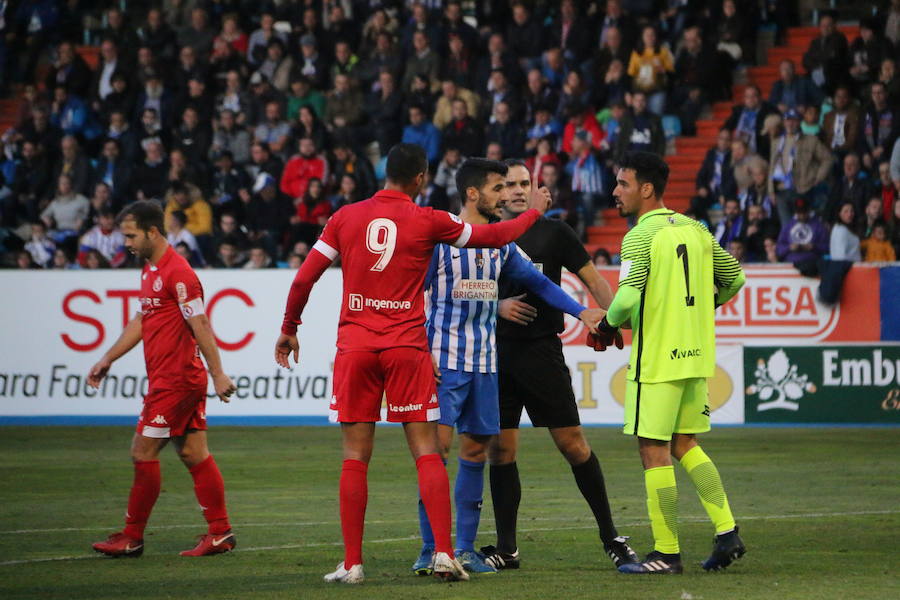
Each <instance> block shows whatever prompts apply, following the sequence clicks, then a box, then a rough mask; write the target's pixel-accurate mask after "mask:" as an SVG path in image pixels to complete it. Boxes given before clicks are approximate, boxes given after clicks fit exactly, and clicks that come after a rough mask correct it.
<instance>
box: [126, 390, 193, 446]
mask: <svg viewBox="0 0 900 600" xmlns="http://www.w3.org/2000/svg"><path fill="white" fill-rule="evenodd" d="M190 429H198V430H204V429H206V388H203V389H196V390H150V392H148V393H147V395H146V396H144V410H142V411H141V416H140V417H138V422H137V432H138V433H139V434H140V435H142V436H144V437H150V438H170V437H179V436H182V435H184V434H185V433H187V432H188V430H190Z"/></svg>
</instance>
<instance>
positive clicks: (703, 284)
mask: <svg viewBox="0 0 900 600" xmlns="http://www.w3.org/2000/svg"><path fill="white" fill-rule="evenodd" d="M668 176H669V167H668V166H667V165H666V163H665V162H663V160H662V159H661V158H660V157H659V156H657V155H655V154H650V153H646V152H634V153H629V154H627V155H626V156H625V159H624V160H623V161H622V162H621V163H620V169H619V172H618V174H617V178H616V189H615V191H614V192H613V196H615V199H616V206H617V207H618V209H619V212H620V213H621V214H622V215H623V216H626V215H629V216H634V217H637V219H638V221H637V225H635V227H634V228H632V229H631V231H629V232H628V234H627V235H626V236H625V239H624V240H623V242H622V253H621V256H622V270H621V273H620V275H619V290H618V292H617V293H616V296H615V298H614V299H613V302H612V304H611V305H610V307H609V312H608V314H607V315H606V318H605V319H604V321H603V322H602V323H601V330H600V333H599V334H598V336H599V337H598V340H597V342H598V344H599V345H601V346H605V345H610V344H611V343H612V342H613V340H614V337H615V335H616V334H617V330H618V327H619V326H621V325H623V324H627V323H628V322H630V324H631V328H632V330H633V336H632V340H633V341H632V347H631V358H630V359H629V362H628V375H627V387H626V390H627V391H626V400H625V428H624V432H625V433H626V434H628V435H635V436H637V437H638V443H639V447H640V454H641V460H642V461H643V464H644V479H645V483H646V487H647V510H648V512H649V515H650V523H651V527H652V529H653V537H654V540H655V547H654V550H653V552H651V553H650V554H648V555H647V558H646V559H645V560H644V561H643V562H640V563H634V564H630V565H622V566H621V567H620V568H619V570H620V571H622V572H623V573H681V572H682V570H683V567H682V564H681V553H680V548H679V545H678V511H677V508H678V490H677V488H676V485H675V471H674V467H673V466H672V458H671V457H673V456H674V457H675V458H676V459H677V460H678V461H679V462H680V463H681V466H682V467H684V468H685V470H686V471H687V472H688V474H689V475H690V477H691V480H692V481H693V482H694V486H695V487H696V488H697V493H698V494H699V496H700V500H701V502H702V503H703V507H704V508H705V509H706V512H707V514H708V515H709V517H710V519H711V520H712V521H713V524H714V525H715V527H716V539H715V542H714V546H713V552H712V555H711V556H710V557H709V558H708V559H706V561H705V562H704V563H703V568H704V569H706V570H708V571H709V570H718V569H722V568H725V567H727V566H728V565H729V564H731V562H732V561H733V560H734V559H736V558H740V557H741V556H742V555H743V554H744V552H745V551H746V550H745V548H744V544H743V542H742V541H741V539H740V537H739V536H738V529H737V527H736V526H735V523H734V517H733V516H732V514H731V509H730V507H729V505H728V498H727V496H726V495H725V489H724V487H723V486H722V480H721V479H720V477H719V472H718V470H717V469H716V467H715V465H714V464H713V462H712V461H711V460H710V459H709V457H708V456H707V455H706V454H705V453H704V452H703V449H702V448H701V447H700V445H699V444H698V443H697V440H696V434H698V433H702V432H705V431H709V405H708V392H707V386H706V381H707V379H708V378H709V377H712V376H713V374H714V372H715V368H716V357H715V352H716V346H715V329H714V328H715V316H714V311H715V309H716V307H717V306H719V305H720V304H724V303H725V302H727V301H728V300H729V299H730V298H731V297H732V296H734V295H735V294H736V293H737V292H738V290H739V289H740V288H741V286H742V285H743V284H744V273H743V271H742V270H741V267H740V264H739V263H738V262H737V261H736V260H735V259H734V258H732V257H731V256H730V255H729V254H728V253H727V252H725V250H723V249H722V247H721V246H720V245H719V244H718V242H716V240H715V239H714V238H713V236H712V235H711V234H710V233H709V231H708V230H707V229H706V227H704V226H703V225H702V224H700V223H698V222H697V221H694V220H692V219H690V218H688V217H685V216H684V215H680V214H677V213H676V212H674V211H672V210H669V209H667V208H666V207H665V206H664V205H663V201H662V194H663V191H664V189H665V185H666V181H667V179H668Z"/></svg>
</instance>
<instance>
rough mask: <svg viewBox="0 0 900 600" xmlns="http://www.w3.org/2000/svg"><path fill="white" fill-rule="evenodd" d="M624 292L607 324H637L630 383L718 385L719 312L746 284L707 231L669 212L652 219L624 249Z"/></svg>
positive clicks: (734, 263) (650, 216)
mask: <svg viewBox="0 0 900 600" xmlns="http://www.w3.org/2000/svg"><path fill="white" fill-rule="evenodd" d="M621 257H622V269H621V273H620V275H619V290H618V291H617V293H616V297H615V298H614V300H613V303H612V305H611V306H610V308H609V314H608V315H607V321H608V322H609V323H610V324H611V325H614V326H618V325H621V324H622V323H624V322H626V321H627V320H629V318H630V320H631V328H632V333H633V341H632V346H631V358H630V359H629V362H628V379H631V380H633V381H639V382H646V383H655V382H660V381H674V380H678V379H686V378H689V377H712V376H713V374H714V372H715V368H716V341H715V308H716V305H717V303H719V304H723V303H725V302H727V301H728V300H729V299H730V298H731V297H732V296H734V294H735V293H737V291H738V290H739V289H740V287H741V286H742V285H743V283H744V273H743V271H742V270H741V266H740V264H739V263H738V261H736V260H735V259H734V258H732V257H731V255H729V254H728V253H727V252H725V250H724V249H723V248H722V247H721V246H720V245H719V243H718V242H717V241H716V240H715V238H714V237H713V236H712V234H710V232H709V230H708V229H706V227H705V226H704V225H703V224H701V223H698V222H697V221H694V220H693V219H690V218H688V217H685V216H684V215H681V214H677V213H675V212H674V211H671V210H669V209H665V208H663V209H657V210H653V211H650V212H648V213H646V214H644V215H643V216H641V218H640V219H638V222H637V225H635V227H634V228H632V229H631V231H629V232H628V233H627V234H626V235H625V239H624V240H623V242H622V253H621Z"/></svg>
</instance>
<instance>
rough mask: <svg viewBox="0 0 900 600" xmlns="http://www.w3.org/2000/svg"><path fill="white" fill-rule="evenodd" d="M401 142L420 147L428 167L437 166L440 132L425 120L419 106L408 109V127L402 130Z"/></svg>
mask: <svg viewBox="0 0 900 600" xmlns="http://www.w3.org/2000/svg"><path fill="white" fill-rule="evenodd" d="M402 141H403V143H405V144H418V145H419V146H422V148H424V149H425V155H426V156H427V157H428V164H430V165H435V164H437V161H438V160H439V159H440V158H441V132H440V131H438V128H437V127H435V126H434V125H433V124H432V123H431V121H429V120H428V119H426V118H425V111H424V110H423V109H422V107H421V106H410V107H409V125H407V126H406V127H404V128H403V140H402Z"/></svg>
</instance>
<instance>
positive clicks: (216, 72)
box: [0, 0, 900, 269]
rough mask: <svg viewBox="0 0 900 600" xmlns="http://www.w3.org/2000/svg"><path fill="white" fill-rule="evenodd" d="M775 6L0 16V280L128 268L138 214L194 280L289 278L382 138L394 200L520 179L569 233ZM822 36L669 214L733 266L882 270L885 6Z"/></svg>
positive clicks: (714, 151)
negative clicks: (682, 205) (16, 271)
mask: <svg viewBox="0 0 900 600" xmlns="http://www.w3.org/2000/svg"><path fill="white" fill-rule="evenodd" d="M796 8H797V7H796V3H795V2H757V1H755V0H754V1H740V0H718V1H716V0H710V1H697V0H685V1H682V0H670V1H667V2H660V1H656V0H650V1H648V0H605V1H603V0H596V1H584V2H576V1H573V0H562V1H543V2H542V1H536V2H517V1H510V0H493V1H490V0H488V1H478V2H473V1H471V0H465V1H462V2H460V1H454V0H430V1H424V2H407V1H403V0H383V1H378V0H365V1H363V0H337V1H328V0H280V1H279V0H252V1H250V0H164V1H163V2H161V3H159V4H158V5H157V4H156V3H152V2H118V1H117V2H101V1H97V2H85V1H78V0H68V1H64V0H19V1H18V2H16V1H11V2H7V1H6V0H0V82H2V83H0V85H4V86H6V89H5V90H3V92H4V93H5V94H7V95H10V96H11V97H13V98H19V99H20V100H19V104H18V108H17V110H18V112H17V114H16V115H14V118H15V123H14V124H13V125H12V127H10V128H8V129H7V130H6V131H5V132H3V133H2V148H3V155H2V156H0V161H2V162H0V218H2V221H0V244H2V247H0V252H2V254H0V258H2V263H3V264H4V266H8V267H17V268H35V267H45V268H57V269H65V268H78V267H81V268H104V267H121V266H128V265H133V264H134V259H133V258H132V257H130V256H129V255H128V254H127V253H126V252H125V251H124V247H123V238H122V236H121V234H120V233H119V232H118V231H117V229H116V225H115V215H116V214H117V212H118V211H119V210H120V209H121V208H122V207H123V206H124V205H125V204H127V203H129V202H132V201H134V200H136V199H153V200H156V201H158V202H159V203H160V204H161V205H162V206H163V207H164V208H165V212H166V227H167V235H168V237H169V240H170V242H171V243H172V244H174V245H175V246H176V248H177V250H178V251H179V252H180V253H182V254H183V255H184V256H186V257H187V258H189V260H190V261H191V263H192V264H194V265H195V266H211V267H218V268H238V267H243V268H265V267H274V266H286V267H294V268H295V267H297V266H298V265H299V264H301V263H302V261H303V259H304V257H305V255H306V253H307V252H308V250H309V248H310V245H311V244H312V243H313V242H314V240H315V239H316V237H317V235H318V233H319V232H320V231H321V228H322V226H323V225H324V224H325V222H326V221H327V219H328V217H329V215H331V214H332V213H333V212H334V211H335V210H337V209H338V208H340V207H341V206H343V205H344V204H348V203H352V202H356V201H359V200H361V199H364V198H367V197H369V196H370V195H371V194H372V193H373V192H374V191H375V190H376V189H378V187H379V185H380V184H381V182H382V179H383V176H384V174H383V164H384V157H385V155H386V153H387V150H388V149H389V148H390V147H391V146H392V145H393V144H396V143H397V142H400V141H404V142H413V143H417V144H420V145H422V146H423V147H424V148H425V149H426V152H427V155H428V160H429V162H430V163H431V171H430V176H429V180H428V183H427V186H426V188H425V190H424V191H423V192H422V194H421V196H420V197H418V198H416V199H415V202H417V203H419V204H423V205H429V206H434V207H436V208H442V209H449V210H455V209H457V208H458V206H459V195H458V191H457V190H456V186H455V181H454V176H455V173H456V171H457V169H458V168H459V166H460V164H461V162H462V161H463V160H464V159H465V158H466V157H468V156H487V157H489V158H495V159H501V158H522V159H525V160H526V161H527V165H528V168H529V169H531V170H532V172H533V173H534V174H536V175H537V176H538V178H539V179H540V181H541V182H542V183H543V184H544V185H547V186H548V187H549V188H550V189H551V190H552V192H553V196H554V199H555V204H554V206H553V209H552V210H551V212H550V214H551V215H553V216H556V217H558V218H563V219H566V220H567V221H568V222H570V223H571V224H572V225H573V226H574V227H575V228H576V230H577V231H579V233H581V234H582V235H584V233H585V230H586V227H587V226H589V225H593V224H594V222H595V218H596V216H597V213H598V211H599V210H600V209H602V208H608V207H610V206H611V205H612V202H611V192H612V188H613V187H614V176H613V174H614V172H615V165H616V161H617V160H618V159H620V157H621V156H622V154H623V153H624V152H626V151H628V150H634V149H640V150H647V151H652V152H656V153H659V154H664V153H665V152H666V150H667V137H666V131H665V130H664V127H663V120H662V117H663V116H664V115H669V117H668V118H669V119H671V118H672V117H676V118H677V122H678V123H679V124H680V129H681V132H682V134H684V135H693V134H694V133H695V123H696V121H697V120H698V119H699V118H701V115H703V114H704V111H707V110H708V109H709V106H710V105H711V104H712V103H713V102H716V101H725V100H730V99H731V98H732V83H733V79H732V77H733V75H734V74H735V73H740V69H742V68H743V67H746V66H747V65H751V64H753V62H754V60H755V57H756V48H755V44H756V43H757V41H756V40H757V31H758V28H759V27H760V26H764V25H771V26H773V27H774V26H778V27H780V28H782V29H783V26H784V25H785V24H786V23H788V22H790V20H791V18H793V17H792V14H795V13H796ZM834 24H835V19H834V17H833V16H831V15H824V16H822V18H821V19H820V23H819V26H820V29H821V35H820V36H818V37H816V38H815V39H814V40H813V41H812V43H811V45H810V47H809V49H808V51H807V52H806V54H805V55H804V58H803V67H804V71H805V73H806V75H803V76H799V75H798V74H797V73H796V65H793V64H792V63H790V62H785V63H783V64H782V65H781V66H780V73H781V77H780V80H779V81H778V82H776V84H775V86H774V88H773V89H772V92H771V95H770V96H769V97H768V98H764V97H761V95H760V92H759V90H758V89H757V88H755V87H753V86H750V87H748V88H747V90H746V92H745V93H744V97H743V101H742V102H741V103H740V104H738V105H736V106H735V107H734V110H733V112H732V114H731V116H730V117H729V118H728V120H727V121H726V122H724V123H723V124H722V125H723V127H722V130H721V132H720V133H719V136H718V139H717V141H716V145H715V147H713V148H711V149H710V150H709V152H708V154H707V155H706V159H705V160H704V162H703V166H702V168H701V170H700V171H699V173H698V174H697V192H696V197H695V198H693V200H692V202H691V208H690V213H691V215H692V216H694V217H695V218H697V219H701V220H704V221H706V222H707V223H708V224H709V226H710V229H711V231H712V232H713V233H714V235H715V237H716V238H717V239H718V241H719V242H720V243H721V244H722V245H723V247H726V248H727V249H728V250H729V251H730V252H731V253H732V254H734V255H735V256H736V257H738V258H739V259H740V260H742V261H746V262H803V261H809V260H812V259H815V258H818V257H822V256H825V255H830V256H831V257H832V258H834V259H836V260H853V261H859V260H867V261H888V260H895V257H896V252H897V251H898V250H900V248H898V244H900V202H897V201H896V197H897V195H898V189H900V142H898V141H897V140H898V137H900V72H898V69H897V67H896V64H895V60H896V59H897V58H898V57H900V2H898V1H897V0H894V1H892V2H891V3H890V6H886V7H885V8H884V10H883V12H882V13H881V14H879V15H878V16H876V17H873V18H871V19H868V20H864V21H863V22H862V25H861V27H860V33H859V37H857V38H856V39H853V40H848V39H846V37H845V36H844V35H843V34H842V33H841V32H840V31H837V30H836V29H835V27H834ZM782 35H783V31H779V37H781V36H782ZM83 45H89V46H93V47H96V48H98V49H99V60H98V62H97V64H96V66H94V67H93V68H92V67H91V66H89V65H88V62H86V61H85V59H84V57H83V51H82V50H81V46H83ZM670 150H671V147H670ZM615 258H616V257H615V256H612V257H610V256H609V253H608V252H606V251H604V250H602V249H601V250H600V251H598V252H597V255H596V260H597V263H598V264H608V263H610V262H614V261H615Z"/></svg>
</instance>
